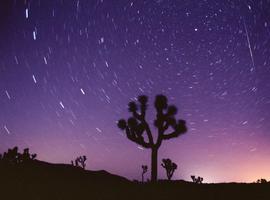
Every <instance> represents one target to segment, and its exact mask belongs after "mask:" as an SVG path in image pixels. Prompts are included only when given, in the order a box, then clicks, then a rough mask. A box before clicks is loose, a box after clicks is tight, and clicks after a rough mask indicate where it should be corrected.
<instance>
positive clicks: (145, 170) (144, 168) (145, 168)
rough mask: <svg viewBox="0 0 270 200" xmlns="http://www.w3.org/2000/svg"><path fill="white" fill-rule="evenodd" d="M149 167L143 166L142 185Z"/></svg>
mask: <svg viewBox="0 0 270 200" xmlns="http://www.w3.org/2000/svg"><path fill="white" fill-rule="evenodd" d="M147 169H148V167H147V165H142V170H143V171H142V183H143V182H144V174H145V173H146V172H147Z"/></svg>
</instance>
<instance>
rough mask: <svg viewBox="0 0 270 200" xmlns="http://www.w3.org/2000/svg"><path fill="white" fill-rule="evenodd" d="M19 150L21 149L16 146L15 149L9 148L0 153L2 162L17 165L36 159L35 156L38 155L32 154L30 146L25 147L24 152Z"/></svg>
mask: <svg viewBox="0 0 270 200" xmlns="http://www.w3.org/2000/svg"><path fill="white" fill-rule="evenodd" d="M18 150H19V149H18V147H17V146H16V147H14V148H13V149H8V151H7V152H4V153H3V155H2V154H0V164H2V165H16V164H20V163H25V162H28V161H31V160H35V158H36V157H37V154H30V153H29V149H28V148H26V149H24V150H23V153H20V152H19V151H18Z"/></svg>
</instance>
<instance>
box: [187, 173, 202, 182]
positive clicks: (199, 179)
mask: <svg viewBox="0 0 270 200" xmlns="http://www.w3.org/2000/svg"><path fill="white" fill-rule="evenodd" d="M190 177H191V179H192V181H193V183H198V184H201V183H202V182H203V178H202V177H200V176H198V178H196V176H194V175H193V176H190Z"/></svg>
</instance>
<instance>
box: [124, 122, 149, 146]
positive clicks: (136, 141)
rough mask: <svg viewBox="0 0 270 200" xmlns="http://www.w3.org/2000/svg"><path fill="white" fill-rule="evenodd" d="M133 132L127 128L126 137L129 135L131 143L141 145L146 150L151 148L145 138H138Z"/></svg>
mask: <svg viewBox="0 0 270 200" xmlns="http://www.w3.org/2000/svg"><path fill="white" fill-rule="evenodd" d="M131 132H132V131H130V129H129V128H128V127H127V128H126V135H127V138H128V139H130V140H131V141H133V142H135V143H137V144H139V145H141V146H142V147H144V148H150V147H151V145H150V143H147V142H145V141H144V140H143V137H136V134H135V133H131Z"/></svg>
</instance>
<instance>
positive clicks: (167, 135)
mask: <svg viewBox="0 0 270 200" xmlns="http://www.w3.org/2000/svg"><path fill="white" fill-rule="evenodd" d="M184 133H185V132H182V131H177V130H176V131H174V132H172V133H169V134H163V135H162V139H163V140H169V139H171V138H175V137H178V136H179V135H181V134H184Z"/></svg>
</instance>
